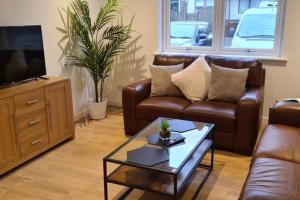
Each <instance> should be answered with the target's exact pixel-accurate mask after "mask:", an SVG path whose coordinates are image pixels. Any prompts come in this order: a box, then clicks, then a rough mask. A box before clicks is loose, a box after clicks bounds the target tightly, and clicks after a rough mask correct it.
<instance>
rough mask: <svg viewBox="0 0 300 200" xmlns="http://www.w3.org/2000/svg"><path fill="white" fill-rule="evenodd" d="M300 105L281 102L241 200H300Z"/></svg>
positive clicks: (271, 111)
mask: <svg viewBox="0 0 300 200" xmlns="http://www.w3.org/2000/svg"><path fill="white" fill-rule="evenodd" d="M299 184H300V105H299V104H294V103H284V102H279V103H277V104H276V105H275V106H274V107H273V108H271V109H270V116H269V125H268V126H267V127H266V128H265V130H264V131H263V134H262V137H261V140H260V142H259V144H258V147H257V150H256V152H255V154H254V156H253V159H252V165H251V169H250V173H249V175H248V178H247V181H246V182H245V185H244V189H243V191H242V193H241V196H240V200H300V187H299Z"/></svg>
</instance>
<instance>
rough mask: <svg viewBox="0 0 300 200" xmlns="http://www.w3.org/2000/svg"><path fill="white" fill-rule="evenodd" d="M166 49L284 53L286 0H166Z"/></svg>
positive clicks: (272, 54)
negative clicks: (282, 45) (282, 51)
mask: <svg viewBox="0 0 300 200" xmlns="http://www.w3.org/2000/svg"><path fill="white" fill-rule="evenodd" d="M162 5H163V6H162V7H163V15H162V18H163V21H162V28H163V29H162V33H163V34H162V35H163V36H162V37H161V38H162V48H163V51H181V52H182V51H184V52H194V53H204V54H208V53H209V54H212V53H216V54H242V55H259V56H280V47H281V42H282V36H283V34H282V33H283V20H284V13H285V12H284V11H285V0H267V1H266V0H162Z"/></svg>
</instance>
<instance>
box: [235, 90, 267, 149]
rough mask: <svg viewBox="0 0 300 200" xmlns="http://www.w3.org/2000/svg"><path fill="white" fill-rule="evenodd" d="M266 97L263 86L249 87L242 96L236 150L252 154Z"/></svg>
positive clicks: (238, 113) (238, 115) (239, 106)
mask: <svg viewBox="0 0 300 200" xmlns="http://www.w3.org/2000/svg"><path fill="white" fill-rule="evenodd" d="M263 99H264V88H263V87H252V88H248V89H247V90H246V92H245V94H244V95H243V96H242V97H241V99H240V101H239V105H238V110H237V133H236V136H235V141H234V150H235V151H236V152H240V153H245V154H248V155H251V154H252V152H253V149H254V146H255V143H256V139H257V136H258V133H259V129H260V125H261V120H262V108H263Z"/></svg>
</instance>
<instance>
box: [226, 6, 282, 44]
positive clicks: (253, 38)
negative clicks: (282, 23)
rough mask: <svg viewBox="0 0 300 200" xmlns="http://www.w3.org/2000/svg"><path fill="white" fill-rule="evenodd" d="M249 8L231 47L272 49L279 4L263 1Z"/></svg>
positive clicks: (242, 18)
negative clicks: (255, 6)
mask: <svg viewBox="0 0 300 200" xmlns="http://www.w3.org/2000/svg"><path fill="white" fill-rule="evenodd" d="M262 3H263V4H261V5H260V7H259V8H252V9H248V10H247V11H246V12H245V13H244V14H243V16H242V17H241V20H240V22H239V24H238V27H237V29H236V31H235V34H234V36H233V39H232V43H231V48H249V49H251V48H252V49H253V48H255V49H272V48H273V46H274V35H275V30H276V14H277V4H274V3H272V4H270V3H266V2H262Z"/></svg>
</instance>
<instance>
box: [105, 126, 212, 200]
mask: <svg viewBox="0 0 300 200" xmlns="http://www.w3.org/2000/svg"><path fill="white" fill-rule="evenodd" d="M213 128H214V126H212V127H211V128H210V130H209V131H208V134H207V135H209V134H211V135H212V139H211V141H212V144H211V145H210V147H209V148H208V149H207V150H206V151H205V152H203V153H202V154H201V156H200V157H199V159H198V161H197V163H196V165H195V166H194V167H193V168H192V170H191V171H190V172H189V174H188V175H187V177H188V178H186V179H185V181H184V183H183V184H182V185H181V187H180V188H177V176H178V174H179V173H180V171H181V169H182V168H183V167H184V165H185V164H186V163H187V161H188V160H189V159H190V158H191V157H192V156H193V155H194V153H195V152H196V150H197V149H198V148H199V147H200V146H201V144H202V143H203V141H205V140H203V141H202V142H201V143H200V144H199V145H198V146H197V147H196V148H195V149H194V151H192V152H191V154H190V155H189V156H188V157H187V158H186V160H185V161H184V162H183V163H182V165H181V166H180V167H179V170H177V172H176V173H172V172H169V171H164V170H160V169H155V168H151V167H147V166H142V165H136V164H131V163H127V162H122V161H118V160H113V159H110V158H109V157H110V156H111V155H113V154H114V153H115V152H117V151H118V150H120V149H121V148H122V147H123V146H125V145H126V144H127V143H129V142H130V141H131V140H133V139H134V138H135V137H134V138H132V139H130V140H129V141H127V142H126V143H124V144H123V145H121V146H120V147H119V148H117V149H116V150H115V151H113V152H112V153H110V154H109V155H108V156H106V157H105V158H104V159H103V177H104V199H105V200H108V183H112V184H117V185H121V186H125V187H127V188H128V189H127V190H126V191H124V192H123V193H122V194H121V195H120V196H119V198H118V200H121V199H125V198H126V197H127V196H128V195H129V194H130V192H131V191H132V190H133V189H139V190H143V191H147V192H152V193H158V194H162V195H167V196H171V197H173V199H174V200H179V197H180V195H181V193H180V192H181V190H182V189H183V187H185V186H186V184H187V183H188V182H189V180H190V179H191V177H192V175H193V173H194V172H195V171H196V169H197V168H203V169H206V170H207V172H206V174H205V176H204V178H203V180H202V181H201V183H200V185H199V186H198V188H197V190H196V192H195V194H194V196H193V198H192V200H195V199H196V198H197V196H198V194H199V192H200V190H201V189H202V187H203V185H204V183H205V182H206V180H207V178H208V176H209V175H210V173H211V172H212V170H213V167H214V151H215V149H214V131H213ZM209 151H211V161H210V165H205V164H201V162H202V161H203V159H204V157H205V156H206V155H207V153H208V152H209ZM107 162H109V163H114V164H119V165H120V166H119V167H117V168H116V169H115V170H114V171H113V172H112V173H110V175H111V174H113V173H114V172H115V171H117V170H118V169H119V168H120V167H121V166H122V165H126V166H131V167H135V168H141V169H144V170H150V171H157V172H159V173H165V174H168V175H172V176H173V177H174V178H173V180H174V192H173V193H174V194H168V193H163V192H159V191H156V190H151V189H149V188H146V187H143V186H136V185H131V184H125V183H122V182H118V181H111V180H109V179H108V177H109V176H110V175H108V174H107Z"/></svg>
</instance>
